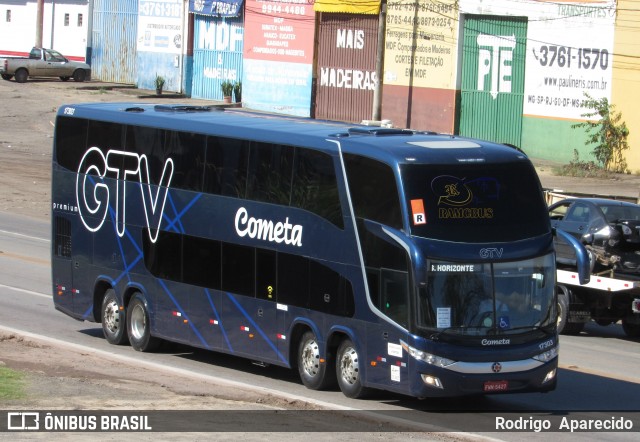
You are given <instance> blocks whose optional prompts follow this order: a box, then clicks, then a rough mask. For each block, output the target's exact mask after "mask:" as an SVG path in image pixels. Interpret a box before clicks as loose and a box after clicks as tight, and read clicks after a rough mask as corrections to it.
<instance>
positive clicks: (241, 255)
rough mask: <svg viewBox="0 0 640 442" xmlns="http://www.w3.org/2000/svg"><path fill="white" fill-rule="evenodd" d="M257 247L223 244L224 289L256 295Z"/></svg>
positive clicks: (241, 293)
mask: <svg viewBox="0 0 640 442" xmlns="http://www.w3.org/2000/svg"><path fill="white" fill-rule="evenodd" d="M254 250H255V249H254V248H253V247H247V246H241V245H237V244H230V243H223V244H222V290H224V291H227V292H231V293H235V294H238V295H245V296H251V297H253V296H254V291H255V251H254Z"/></svg>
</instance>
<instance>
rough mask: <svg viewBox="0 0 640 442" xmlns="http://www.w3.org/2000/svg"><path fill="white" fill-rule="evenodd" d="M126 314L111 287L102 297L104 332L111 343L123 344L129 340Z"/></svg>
mask: <svg viewBox="0 0 640 442" xmlns="http://www.w3.org/2000/svg"><path fill="white" fill-rule="evenodd" d="M125 323H126V315H125V312H124V309H121V308H120V303H119V302H118V298H117V297H116V292H115V291H114V290H113V289H109V290H107V291H106V292H105V294H104V298H102V332H103V334H104V337H105V338H106V340H107V342H109V344H113V345H122V344H124V343H126V342H127V328H126V325H125Z"/></svg>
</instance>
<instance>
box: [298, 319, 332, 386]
mask: <svg viewBox="0 0 640 442" xmlns="http://www.w3.org/2000/svg"><path fill="white" fill-rule="evenodd" d="M332 365H333V364H332V358H330V357H329V356H328V355H327V358H326V360H325V361H324V362H323V361H321V357H320V346H319V345H318V339H317V338H316V335H315V334H314V333H313V332H310V331H308V332H306V333H304V334H303V335H302V338H301V339H300V344H299V345H298V373H299V374H300V380H301V381H302V383H303V384H304V386H305V387H307V388H309V389H311V390H324V389H326V388H328V387H330V386H332V385H333V384H335V370H334V369H333V366H332Z"/></svg>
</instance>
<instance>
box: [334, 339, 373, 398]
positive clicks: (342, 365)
mask: <svg viewBox="0 0 640 442" xmlns="http://www.w3.org/2000/svg"><path fill="white" fill-rule="evenodd" d="M360 362H361V361H360V355H359V354H358V351H357V350H356V346H355V345H354V344H353V342H351V339H348V338H347V339H345V340H343V341H342V342H341V343H340V346H339V347H338V353H337V355H336V377H337V378H338V385H339V386H340V390H342V393H343V394H344V395H345V396H347V397H349V398H352V399H361V398H363V397H365V396H367V395H368V394H369V389H368V388H366V387H364V386H363V385H362V372H361V368H360Z"/></svg>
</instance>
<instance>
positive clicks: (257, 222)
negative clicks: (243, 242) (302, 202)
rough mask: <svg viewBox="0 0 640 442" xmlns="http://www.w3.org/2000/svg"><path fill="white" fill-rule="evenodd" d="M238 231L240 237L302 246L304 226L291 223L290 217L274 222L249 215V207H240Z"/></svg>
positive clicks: (237, 221)
mask: <svg viewBox="0 0 640 442" xmlns="http://www.w3.org/2000/svg"><path fill="white" fill-rule="evenodd" d="M236 232H237V233H238V235H239V236H240V237H244V236H249V238H252V239H261V240H263V241H269V242H275V243H278V244H280V243H282V242H284V243H285V244H288V245H293V246H298V247H302V226H301V225H296V224H291V223H290V222H289V218H288V217H287V218H285V221H284V222H281V221H279V222H276V223H275V224H274V222H273V221H271V220H267V219H257V218H254V217H249V213H248V212H247V209H245V208H244V207H240V208H239V209H238V211H237V212H236Z"/></svg>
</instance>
